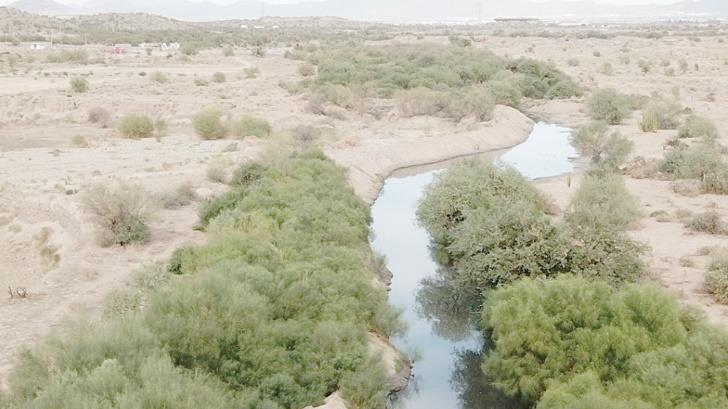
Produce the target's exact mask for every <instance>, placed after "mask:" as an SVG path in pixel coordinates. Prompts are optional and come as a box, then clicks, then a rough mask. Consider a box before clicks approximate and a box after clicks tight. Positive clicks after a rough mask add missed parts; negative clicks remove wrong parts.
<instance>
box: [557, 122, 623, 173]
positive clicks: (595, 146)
mask: <svg viewBox="0 0 728 409" xmlns="http://www.w3.org/2000/svg"><path fill="white" fill-rule="evenodd" d="M571 143H572V144H573V145H574V147H576V149H577V150H578V151H579V154H580V155H581V156H585V157H588V158H591V162H592V165H593V166H595V167H596V168H597V169H605V170H612V171H614V170H617V169H619V167H620V166H622V165H623V164H624V162H625V161H626V160H627V157H628V156H629V154H630V152H631V151H632V145H633V144H632V141H630V140H629V139H627V138H625V137H624V136H622V135H621V134H620V133H619V132H617V131H615V132H609V126H608V125H607V123H606V122H603V121H596V122H592V123H590V124H588V125H584V126H581V127H579V128H578V129H577V130H576V132H574V133H573V135H572V137H571Z"/></svg>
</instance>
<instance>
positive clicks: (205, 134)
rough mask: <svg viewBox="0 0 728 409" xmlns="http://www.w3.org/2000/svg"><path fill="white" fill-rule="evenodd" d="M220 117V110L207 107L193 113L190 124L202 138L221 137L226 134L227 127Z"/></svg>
mask: <svg viewBox="0 0 728 409" xmlns="http://www.w3.org/2000/svg"><path fill="white" fill-rule="evenodd" d="M220 117H221V113H220V111H217V110H215V109H207V110H204V111H202V112H200V113H198V114H197V115H195V117H194V118H193V119H192V126H193V127H194V128H195V132H196V133H197V135H198V136H199V137H200V138H202V139H222V138H224V137H225V135H226V134H227V129H226V128H225V125H223V123H222V119H220Z"/></svg>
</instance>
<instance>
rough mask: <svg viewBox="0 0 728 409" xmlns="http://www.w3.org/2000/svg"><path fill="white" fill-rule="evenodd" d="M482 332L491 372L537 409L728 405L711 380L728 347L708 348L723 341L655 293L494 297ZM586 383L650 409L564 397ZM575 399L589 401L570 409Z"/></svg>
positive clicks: (565, 286)
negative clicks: (487, 336) (488, 337)
mask: <svg viewBox="0 0 728 409" xmlns="http://www.w3.org/2000/svg"><path fill="white" fill-rule="evenodd" d="M483 322H484V325H485V326H486V328H488V329H489V330H490V331H492V337H493V341H494V348H493V349H492V350H491V351H490V352H489V353H488V356H487V358H486V360H485V364H484V366H483V368H484V370H485V372H486V373H487V374H488V375H489V376H490V377H492V378H493V380H494V383H495V385H496V386H497V387H499V388H500V389H502V390H503V391H505V392H506V393H508V394H510V395H520V396H522V397H524V398H526V399H528V400H530V401H532V402H535V401H539V399H541V398H542V397H543V399H541V401H540V402H539V406H538V407H539V408H562V407H614V408H617V407H619V408H622V407H624V408H627V407H644V408H655V407H661V408H666V407H669V408H676V407H686V406H681V405H685V404H687V405H688V406H690V405H691V404H692V403H694V402H695V401H698V400H701V399H712V401H713V402H723V403H722V405H725V404H727V403H728V401H727V400H726V397H725V393H724V391H725V389H724V388H725V386H724V385H722V381H718V380H717V379H716V378H713V376H716V375H717V374H718V372H720V369H719V368H721V366H723V365H725V362H728V342H726V341H718V343H717V344H714V345H713V346H714V348H715V349H713V348H712V347H711V346H710V343H711V342H715V340H717V339H719V338H720V335H719V334H720V333H719V332H717V331H715V330H712V329H709V328H706V327H705V325H704V324H702V323H701V322H700V321H699V320H698V319H696V318H695V316H694V315H693V314H692V313H691V312H690V311H688V310H685V309H683V307H681V306H680V305H679V304H678V302H677V301H676V300H675V299H674V298H673V297H672V296H670V295H668V294H666V293H665V292H663V291H661V290H659V289H656V288H653V287H647V286H639V285H631V286H627V287H625V288H623V289H620V290H614V289H613V288H611V287H610V286H608V285H607V284H604V283H600V282H594V281H589V280H586V279H583V278H578V277H572V276H562V277H559V278H557V279H554V280H544V279H524V280H522V281H519V282H517V283H515V284H514V285H512V286H508V287H503V288H500V289H498V290H496V291H494V292H493V293H491V294H490V295H489V297H488V299H487V300H486V304H485V306H484V310H483ZM706 360H707V361H706ZM677 362H680V365H678V366H675V364H676V363H677ZM704 362H711V363H710V364H705V363H704ZM668 368H672V369H668ZM584 376H588V377H590V378H591V379H594V384H595V386H596V387H597V388H599V387H605V388H606V389H608V390H610V392H611V393H614V394H615V395H616V397H617V400H619V399H625V398H624V396H627V397H628V398H631V399H630V400H634V401H639V400H645V401H648V402H652V403H653V405H652V406H649V405H646V404H645V405H642V406H632V405H629V404H626V403H625V404H623V405H622V406H616V405H613V404H604V403H602V405H604V406H594V405H596V403H595V402H597V401H599V399H597V400H594V399H596V398H595V397H594V396H592V395H590V394H589V391H591V389H589V388H580V387H574V386H573V385H572V386H571V388H568V389H566V390H565V389H563V386H562V385H563V384H565V383H569V382H572V381H573V382H576V380H577V379H578V380H580V381H582V382H583V377H584ZM668 379H672V380H673V381H674V382H675V384H674V385H675V386H670V385H671V383H670V382H669V381H668ZM685 383H688V384H689V385H686V384H685ZM678 385H679V386H678ZM693 385H695V386H698V385H700V386H698V387H697V388H693V387H692V386H693ZM654 388H656V389H657V390H659V393H655V389H654ZM544 392H545V394H544ZM569 392H571V393H573V394H575V395H577V396H578V398H577V399H576V400H578V399H587V400H586V401H584V400H578V401H579V402H581V405H577V406H569V405H568V404H565V403H564V402H571V401H573V400H575V399H574V397H573V396H569V395H570V393H569ZM611 393H610V395H611ZM720 396H722V397H720ZM715 399H717V400H715ZM602 401H603V399H602ZM584 402H591V403H586V404H585V403H584Z"/></svg>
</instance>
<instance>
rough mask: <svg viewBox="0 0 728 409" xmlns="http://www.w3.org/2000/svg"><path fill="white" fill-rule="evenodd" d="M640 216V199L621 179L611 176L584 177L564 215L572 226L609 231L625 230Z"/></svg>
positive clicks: (595, 175)
mask: <svg viewBox="0 0 728 409" xmlns="http://www.w3.org/2000/svg"><path fill="white" fill-rule="evenodd" d="M640 217H641V213H640V211H639V208H638V205H637V199H636V198H635V197H634V196H632V195H631V194H630V193H629V191H628V190H627V187H626V186H625V184H624V180H623V179H622V176H621V175H617V174H612V173H608V174H587V175H585V176H584V177H583V178H582V180H581V183H580V185H579V189H578V190H577V191H576V194H575V195H574V197H573V199H572V200H571V203H570V204H569V209H568V211H567V213H566V215H565V219H566V222H567V223H569V224H571V225H573V226H578V227H579V228H585V227H588V228H598V229H607V230H610V229H616V230H625V229H627V228H628V227H630V226H631V225H633V224H634V223H635V222H636V221H637V220H638V219H639V218H640Z"/></svg>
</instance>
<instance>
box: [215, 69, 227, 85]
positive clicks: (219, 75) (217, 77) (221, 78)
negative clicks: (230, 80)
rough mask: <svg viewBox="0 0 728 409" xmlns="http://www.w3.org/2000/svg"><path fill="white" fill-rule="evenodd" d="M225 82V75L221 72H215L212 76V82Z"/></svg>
mask: <svg viewBox="0 0 728 409" xmlns="http://www.w3.org/2000/svg"><path fill="white" fill-rule="evenodd" d="M225 80H226V78H225V74H224V73H222V72H216V73H214V74H212V82H216V83H218V84H222V83H223V82H225Z"/></svg>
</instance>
